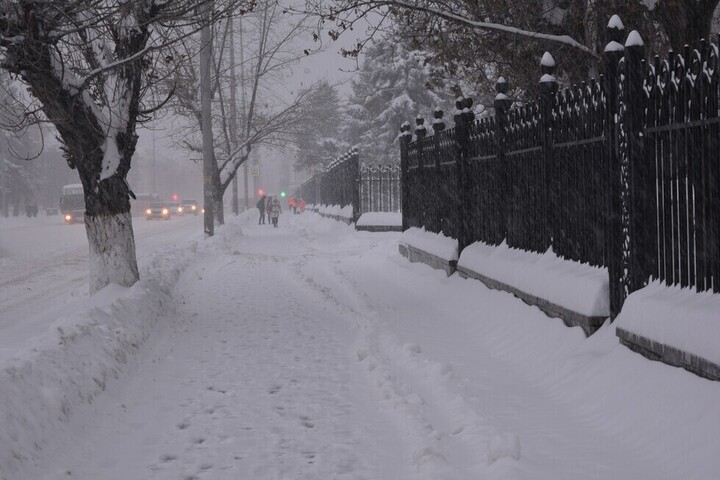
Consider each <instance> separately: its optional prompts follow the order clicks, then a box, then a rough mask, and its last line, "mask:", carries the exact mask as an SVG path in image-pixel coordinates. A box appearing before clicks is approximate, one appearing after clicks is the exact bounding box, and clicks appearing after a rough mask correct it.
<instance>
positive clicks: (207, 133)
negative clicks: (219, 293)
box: [200, 1, 215, 237]
mask: <svg viewBox="0 0 720 480" xmlns="http://www.w3.org/2000/svg"><path fill="white" fill-rule="evenodd" d="M200 8H202V9H203V12H202V22H203V26H202V30H201V31H200V43H201V46H200V103H201V112H202V141H203V152H202V153H203V155H202V156H203V199H204V203H205V207H204V208H205V214H204V217H203V222H204V227H205V235H207V236H209V237H212V236H213V235H215V218H214V210H215V202H214V195H213V185H212V174H213V168H212V162H213V161H214V158H213V134H212V109H211V105H210V102H211V100H212V98H211V95H212V92H211V90H210V72H211V70H210V69H211V63H212V62H211V57H212V33H211V32H210V11H211V9H212V1H208V2H206V3H204V4H203V5H202V6H201V7H200Z"/></svg>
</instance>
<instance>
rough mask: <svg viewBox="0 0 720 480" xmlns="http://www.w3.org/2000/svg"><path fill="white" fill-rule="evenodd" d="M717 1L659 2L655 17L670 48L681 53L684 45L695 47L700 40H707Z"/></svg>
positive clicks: (674, 0) (671, 0)
mask: <svg viewBox="0 0 720 480" xmlns="http://www.w3.org/2000/svg"><path fill="white" fill-rule="evenodd" d="M717 5H718V0H661V1H660V2H658V4H657V7H656V12H657V15H658V17H659V19H660V22H661V23H662V25H663V27H664V30H665V33H666V34H667V36H668V39H669V40H670V46H671V47H672V49H673V50H675V51H676V52H682V51H683V47H684V46H685V45H690V46H691V47H693V48H694V47H695V46H696V44H697V42H698V40H700V39H701V38H705V39H709V35H710V26H711V24H712V17H713V12H714V11H715V8H716V7H717Z"/></svg>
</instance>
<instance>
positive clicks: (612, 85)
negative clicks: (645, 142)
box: [603, 17, 625, 319]
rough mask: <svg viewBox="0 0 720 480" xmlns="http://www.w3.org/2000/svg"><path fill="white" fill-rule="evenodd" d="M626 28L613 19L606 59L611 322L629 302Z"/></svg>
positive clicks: (607, 260) (608, 30)
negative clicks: (622, 137) (623, 106)
mask: <svg viewBox="0 0 720 480" xmlns="http://www.w3.org/2000/svg"><path fill="white" fill-rule="evenodd" d="M623 31H624V27H623V24H622V22H621V21H620V18H619V17H613V18H611V19H610V22H609V23H608V28H607V33H608V39H609V40H610V41H609V42H608V44H607V46H606V47H605V52H604V55H603V60H604V68H605V82H604V84H603V85H604V93H605V102H606V109H605V122H606V127H605V135H606V137H605V142H606V147H605V152H606V158H605V162H606V163H605V176H606V182H605V185H606V187H605V188H606V189H607V197H606V198H607V201H606V204H605V209H606V214H605V218H606V220H605V259H606V260H605V262H606V265H607V269H608V277H609V279H608V287H609V294H610V318H611V319H615V317H617V316H618V314H619V313H620V310H621V309H622V306H623V303H624V301H625V294H624V288H623V281H622V277H623V271H622V264H623V232H622V183H621V180H622V177H621V173H620V155H619V152H618V148H619V145H618V131H617V124H616V120H615V119H616V117H617V115H618V113H619V112H618V82H619V81H620V78H619V76H618V64H619V63H620V59H621V58H622V57H623V51H624V49H625V47H623V45H622V44H621V43H620V41H621V40H622V37H623Z"/></svg>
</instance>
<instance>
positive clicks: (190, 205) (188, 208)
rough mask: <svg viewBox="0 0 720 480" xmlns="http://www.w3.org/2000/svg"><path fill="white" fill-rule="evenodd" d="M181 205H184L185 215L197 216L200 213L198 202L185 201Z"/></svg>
mask: <svg viewBox="0 0 720 480" xmlns="http://www.w3.org/2000/svg"><path fill="white" fill-rule="evenodd" d="M180 204H181V205H182V208H183V213H186V214H188V215H190V214H192V215H197V214H198V213H199V212H200V208H199V207H198V202H197V200H183V201H182V202H180Z"/></svg>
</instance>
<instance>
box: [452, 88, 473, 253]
mask: <svg viewBox="0 0 720 480" xmlns="http://www.w3.org/2000/svg"><path fill="white" fill-rule="evenodd" d="M472 104H473V100H472V98H469V97H468V98H466V97H458V99H457V100H456V101H455V108H456V109H457V110H456V113H455V118H454V119H455V141H456V142H457V146H458V158H457V159H456V162H457V163H456V166H457V170H456V172H457V187H458V191H457V195H456V198H457V205H456V212H457V219H458V222H457V241H458V254H459V253H460V252H462V250H463V249H464V248H465V247H467V246H468V245H470V244H471V243H472V239H471V238H470V225H469V217H470V209H471V208H472V203H471V202H472V199H471V198H470V186H469V177H468V175H469V172H470V167H469V160H470V125H471V123H472V121H473V120H474V119H475V114H474V113H473V112H472V110H471V109H470V108H471V107H472ZM446 233H447V232H446Z"/></svg>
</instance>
